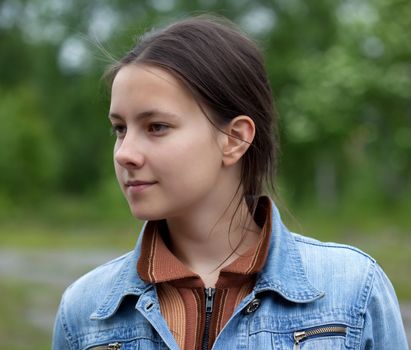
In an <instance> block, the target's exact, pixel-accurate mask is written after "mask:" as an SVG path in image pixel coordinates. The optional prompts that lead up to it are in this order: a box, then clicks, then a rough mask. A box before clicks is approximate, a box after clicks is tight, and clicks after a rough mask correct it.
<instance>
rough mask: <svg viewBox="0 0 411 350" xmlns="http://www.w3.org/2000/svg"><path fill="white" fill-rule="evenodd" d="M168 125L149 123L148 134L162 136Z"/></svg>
mask: <svg viewBox="0 0 411 350" xmlns="http://www.w3.org/2000/svg"><path fill="white" fill-rule="evenodd" d="M169 127H170V126H169V125H167V124H162V123H151V124H150V125H149V126H148V132H150V133H152V134H156V135H160V134H164V133H165V132H166V131H167V129H169Z"/></svg>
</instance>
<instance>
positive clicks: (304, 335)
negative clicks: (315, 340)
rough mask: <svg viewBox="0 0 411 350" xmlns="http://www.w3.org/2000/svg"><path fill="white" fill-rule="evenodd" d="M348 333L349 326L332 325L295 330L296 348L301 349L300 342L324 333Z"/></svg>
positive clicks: (296, 349) (295, 349)
mask: <svg viewBox="0 0 411 350" xmlns="http://www.w3.org/2000/svg"><path fill="white" fill-rule="evenodd" d="M341 334H344V335H346V334H347V327H345V326H338V325H330V326H323V327H317V328H311V329H307V330H305V331H298V332H294V350H300V342H301V341H304V340H306V339H308V338H312V337H317V336H323V335H341Z"/></svg>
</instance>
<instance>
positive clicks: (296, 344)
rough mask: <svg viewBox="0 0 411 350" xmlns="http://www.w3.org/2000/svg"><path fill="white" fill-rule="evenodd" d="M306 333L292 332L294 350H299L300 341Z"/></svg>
mask: <svg viewBox="0 0 411 350" xmlns="http://www.w3.org/2000/svg"><path fill="white" fill-rule="evenodd" d="M306 336H307V335H306V333H305V332H304V331H302V332H294V348H293V349H294V350H300V341H301V340H303V339H304V338H305V337H306Z"/></svg>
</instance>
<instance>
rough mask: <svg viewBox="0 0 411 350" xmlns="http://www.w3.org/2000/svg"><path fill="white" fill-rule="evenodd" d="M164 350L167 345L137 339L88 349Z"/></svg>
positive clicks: (88, 349)
mask: <svg viewBox="0 0 411 350" xmlns="http://www.w3.org/2000/svg"><path fill="white" fill-rule="evenodd" d="M140 349H141V350H163V349H167V347H166V346H165V344H162V343H159V342H155V341H152V340H150V339H144V338H143V339H137V340H132V341H118V342H117V341H113V342H110V343H106V344H101V345H96V346H91V347H87V350H140Z"/></svg>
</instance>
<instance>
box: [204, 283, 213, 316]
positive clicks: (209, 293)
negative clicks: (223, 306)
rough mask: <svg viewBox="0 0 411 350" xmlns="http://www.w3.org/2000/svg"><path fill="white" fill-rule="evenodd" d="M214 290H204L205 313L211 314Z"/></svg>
mask: <svg viewBox="0 0 411 350" xmlns="http://www.w3.org/2000/svg"><path fill="white" fill-rule="evenodd" d="M214 293H215V289H214V288H211V287H209V288H206V290H205V295H206V313H208V314H211V313H212V312H213V304H214Z"/></svg>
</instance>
